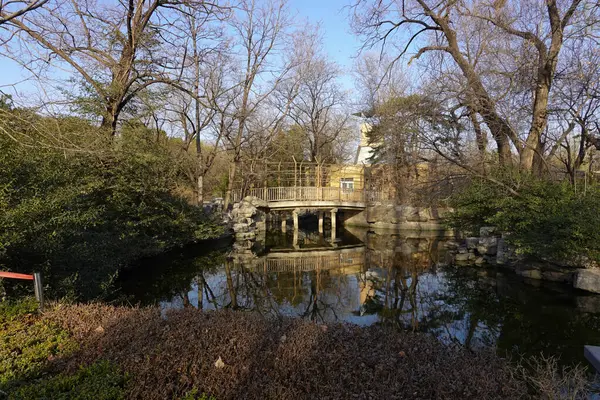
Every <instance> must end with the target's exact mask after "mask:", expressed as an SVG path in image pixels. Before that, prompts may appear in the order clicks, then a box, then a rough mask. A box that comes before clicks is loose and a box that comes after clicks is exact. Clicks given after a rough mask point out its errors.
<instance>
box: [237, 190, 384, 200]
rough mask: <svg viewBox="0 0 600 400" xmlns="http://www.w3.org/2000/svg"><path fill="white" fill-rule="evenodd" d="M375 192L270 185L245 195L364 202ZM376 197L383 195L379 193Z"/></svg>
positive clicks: (248, 191)
mask: <svg viewBox="0 0 600 400" xmlns="http://www.w3.org/2000/svg"><path fill="white" fill-rule="evenodd" d="M372 195H373V193H372V192H369V193H367V194H366V195H365V191H364V190H362V189H343V188H338V187H311V186H297V187H270V188H252V189H248V190H247V191H246V193H245V194H244V196H255V197H258V198H259V199H262V200H265V201H267V202H277V201H338V202H352V203H363V202H365V200H366V199H365V197H367V198H370V197H372ZM241 197H242V192H241V190H234V191H233V193H232V198H233V202H234V203H237V202H239V201H240V200H241ZM376 197H381V195H379V194H378V195H377V196H376Z"/></svg>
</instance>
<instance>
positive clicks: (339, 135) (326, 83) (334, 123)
mask: <svg viewBox="0 0 600 400" xmlns="http://www.w3.org/2000/svg"><path fill="white" fill-rule="evenodd" d="M320 41H321V39H320V37H319V34H318V32H317V30H315V33H313V34H312V35H306V36H303V37H302V38H301V39H300V40H298V42H300V43H297V48H298V49H300V54H301V57H302V58H303V60H304V61H303V63H302V64H301V65H300V66H299V68H298V69H297V71H296V74H297V76H296V78H295V79H296V81H297V82H298V90H297V93H296V92H294V93H293V95H294V98H293V100H292V102H291V107H290V112H289V116H290V118H291V120H292V122H293V123H294V124H295V125H296V126H298V127H299V128H300V130H301V131H302V132H303V134H304V135H305V137H306V142H307V144H308V158H309V160H310V161H311V162H317V163H332V162H336V161H340V160H339V158H340V156H342V155H341V154H335V152H334V147H335V145H336V142H338V141H340V140H341V139H343V140H346V139H347V137H346V136H347V134H348V132H349V131H350V126H349V117H350V114H351V113H349V112H348V110H349V109H350V104H349V101H348V96H347V92H346V91H345V90H344V89H343V88H342V86H341V84H340V83H339V78H340V76H341V70H340V68H339V67H338V65H337V64H336V63H334V62H332V61H329V60H328V59H327V57H326V55H324V54H323V52H322V48H321V46H322V45H321V43H320ZM283 99H285V96H283ZM284 103H285V104H288V101H287V99H285V100H284Z"/></svg>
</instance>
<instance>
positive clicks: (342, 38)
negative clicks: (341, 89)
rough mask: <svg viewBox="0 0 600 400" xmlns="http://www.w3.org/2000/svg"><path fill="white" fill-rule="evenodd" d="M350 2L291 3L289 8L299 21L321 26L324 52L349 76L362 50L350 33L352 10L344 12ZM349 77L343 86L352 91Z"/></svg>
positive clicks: (297, 0) (306, 0)
mask: <svg viewBox="0 0 600 400" xmlns="http://www.w3.org/2000/svg"><path fill="white" fill-rule="evenodd" d="M350 3H351V0H291V1H290V8H291V9H292V10H293V11H295V12H297V13H298V18H302V19H308V20H309V22H311V23H317V22H320V24H321V30H322V33H323V36H324V40H323V44H324V46H325V52H326V53H327V54H329V56H330V57H331V58H332V59H333V60H334V61H336V62H337V63H338V64H340V66H341V67H342V68H344V70H345V71H346V72H347V73H350V70H351V68H352V65H353V63H354V59H353V57H355V56H356V54H357V52H358V49H359V47H360V42H359V41H358V39H357V38H356V37H355V36H354V35H353V34H352V33H351V32H350V22H349V18H348V15H349V10H348V8H344V7H345V6H347V5H348V4H350ZM350 81H351V79H350V77H347V79H345V82H344V84H345V85H346V86H347V87H348V88H350V87H351V85H349V84H350Z"/></svg>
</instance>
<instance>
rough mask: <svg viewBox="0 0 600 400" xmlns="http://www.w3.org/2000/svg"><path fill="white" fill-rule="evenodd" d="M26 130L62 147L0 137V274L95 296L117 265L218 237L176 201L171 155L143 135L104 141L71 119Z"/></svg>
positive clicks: (195, 210)
mask: <svg viewBox="0 0 600 400" xmlns="http://www.w3.org/2000/svg"><path fill="white" fill-rule="evenodd" d="M19 121H20V120H19ZM0 122H1V121H0ZM33 125H34V126H36V127H37V128H38V130H40V131H45V132H47V133H48V135H47V136H50V135H51V134H56V135H57V136H60V142H61V143H59V145H54V144H44V145H42V144H39V143H37V142H35V141H32V142H31V143H27V142H26V141H27V140H28V139H27V138H31V137H32V135H29V134H27V129H28V125H24V126H23V127H21V128H20V129H21V130H22V131H23V132H24V133H23V136H24V139H23V141H24V142H25V143H18V142H16V141H14V140H12V139H11V138H9V137H7V136H5V135H0V171H2V174H0V269H4V270H5V269H9V270H14V271H20V272H27V273H30V272H31V271H32V270H34V269H37V270H40V271H42V272H43V273H44V281H45V282H46V284H48V285H49V290H50V294H51V295H54V296H70V297H79V298H83V299H86V298H95V297H102V296H106V295H108V294H109V292H110V290H111V284H112V282H113V281H114V279H115V278H116V276H117V274H118V271H119V270H120V269H121V268H122V267H123V266H124V265H127V264H129V263H131V262H132V261H134V260H136V259H139V258H142V257H146V256H152V255H155V254H158V253H160V252H163V251H164V250H166V249H169V248H172V247H176V246H180V245H183V244H186V243H189V242H192V241H195V240H200V239H205V238H210V237H214V236H218V235H220V234H221V233H222V232H223V227H222V226H220V225H221V224H220V223H219V221H217V220H215V219H213V218H212V217H211V216H209V215H206V214H205V213H204V212H203V211H202V209H201V208H199V207H194V206H191V205H190V204H188V202H187V201H186V200H185V199H183V198H181V197H179V196H177V195H176V194H175V193H177V190H178V188H179V185H180V182H181V181H182V180H183V178H181V171H180V169H179V167H178V163H177V162H176V159H175V158H174V155H173V150H172V149H171V148H170V147H169V146H168V143H167V144H165V143H163V142H161V143H157V141H156V139H155V138H154V136H152V137H150V136H149V134H148V132H147V131H146V130H144V129H142V128H139V127H138V128H135V129H133V128H131V129H129V130H125V131H124V132H123V134H122V136H120V137H119V138H115V139H113V140H112V141H111V140H108V139H107V138H106V137H104V136H102V135H100V134H99V132H98V131H97V130H94V129H93V127H90V126H89V125H86V124H85V123H83V122H82V121H78V120H76V119H68V120H64V121H60V120H59V121H54V122H53V123H48V122H46V123H44V121H43V120H42V121H41V122H40V121H38V122H35V123H33ZM38 125H39V126H38ZM14 129H15V130H17V128H14ZM64 143H68V144H69V147H70V148H71V150H69V151H66V150H63V149H62V148H61V147H55V146H64ZM73 148H76V149H77V150H76V151H75V150H73Z"/></svg>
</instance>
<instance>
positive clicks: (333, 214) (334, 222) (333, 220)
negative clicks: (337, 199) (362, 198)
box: [331, 208, 338, 243]
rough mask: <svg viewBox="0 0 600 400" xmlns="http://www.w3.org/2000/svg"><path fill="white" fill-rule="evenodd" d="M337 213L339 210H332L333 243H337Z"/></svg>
mask: <svg viewBox="0 0 600 400" xmlns="http://www.w3.org/2000/svg"><path fill="white" fill-rule="evenodd" d="M337 211H338V209H337V208H332V209H331V242H332V243H333V242H334V241H335V234H336V232H335V231H336V222H337V221H336V219H337Z"/></svg>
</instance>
